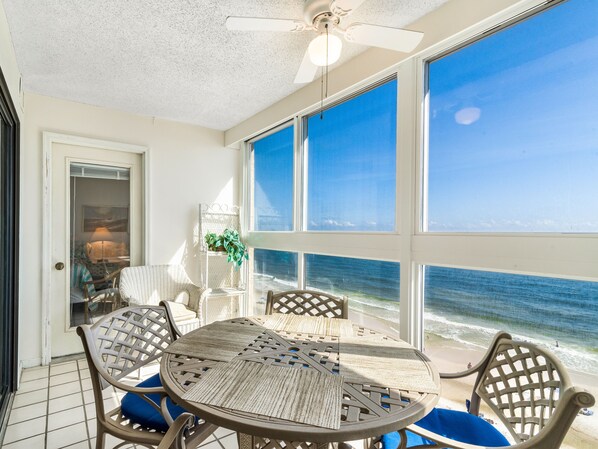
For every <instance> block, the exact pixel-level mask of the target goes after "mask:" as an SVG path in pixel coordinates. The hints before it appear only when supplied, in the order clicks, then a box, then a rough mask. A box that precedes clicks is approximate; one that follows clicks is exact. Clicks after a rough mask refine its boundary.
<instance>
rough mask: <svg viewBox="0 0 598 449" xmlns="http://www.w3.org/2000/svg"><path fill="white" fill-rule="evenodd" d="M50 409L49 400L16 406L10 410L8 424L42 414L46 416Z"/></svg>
mask: <svg viewBox="0 0 598 449" xmlns="http://www.w3.org/2000/svg"><path fill="white" fill-rule="evenodd" d="M47 411H48V403H47V402H45V401H44V402H38V403H37V404H31V405H26V406H25V407H20V408H14V409H12V410H11V411H10V417H9V418H8V424H9V425H10V424H16V423H18V422H21V421H27V420H29V419H33V418H39V417H40V416H46V413H47Z"/></svg>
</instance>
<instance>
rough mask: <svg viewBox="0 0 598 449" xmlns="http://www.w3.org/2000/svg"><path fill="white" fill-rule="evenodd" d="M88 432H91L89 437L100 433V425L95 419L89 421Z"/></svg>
mask: <svg viewBox="0 0 598 449" xmlns="http://www.w3.org/2000/svg"><path fill="white" fill-rule="evenodd" d="M87 432H88V433H89V438H95V437H96V435H97V434H98V425H97V422H96V420H95V419H90V420H88V421H87Z"/></svg>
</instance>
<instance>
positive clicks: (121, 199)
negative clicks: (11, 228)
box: [68, 162, 131, 327]
mask: <svg viewBox="0 0 598 449" xmlns="http://www.w3.org/2000/svg"><path fill="white" fill-rule="evenodd" d="M129 180H130V170H129V169H128V168H123V167H114V166H106V165H94V164H83V163H77V162H71V164H70V220H69V221H70V238H69V243H68V244H69V247H70V250H69V253H70V270H71V273H70V285H69V287H70V325H71V327H74V326H78V325H79V324H82V323H93V322H94V321H95V320H96V319H97V318H98V317H99V316H102V315H104V314H106V313H109V312H111V311H113V310H115V309H116V308H118V307H120V306H121V301H120V297H119V294H118V281H119V273H120V270H122V269H123V268H124V267H128V266H129V265H130V225H129V209H130V198H131V195H130V182H129Z"/></svg>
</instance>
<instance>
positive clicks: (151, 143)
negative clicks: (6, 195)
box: [19, 93, 240, 366]
mask: <svg viewBox="0 0 598 449" xmlns="http://www.w3.org/2000/svg"><path fill="white" fill-rule="evenodd" d="M23 128H24V140H23V142H22V148H21V151H22V155H23V164H22V167H21V170H22V177H23V180H24V182H23V188H22V191H21V195H22V196H21V204H22V210H21V222H22V232H21V235H22V239H21V245H22V247H21V261H22V268H21V270H22V271H21V279H22V281H21V304H20V307H21V316H20V326H21V331H20V336H19V338H20V359H21V360H23V365H24V366H30V365H35V364H38V363H39V362H40V357H41V329H40V324H39V323H41V275H42V271H41V270H42V260H41V251H42V233H41V220H42V207H43V204H42V184H43V173H42V132H43V131H52V132H58V133H63V134H71V135H77V136H84V137H90V138H97V139H102V140H111V141H116V142H122V143H129V144H136V145H143V146H146V147H149V148H150V150H149V152H150V223H149V229H150V239H151V241H150V248H149V254H150V260H149V261H147V262H148V263H152V264H161V263H179V262H180V263H183V264H185V266H186V267H187V270H188V272H189V274H190V275H191V277H192V278H195V279H196V280H197V277H198V276H197V272H198V267H197V260H196V257H195V254H194V239H195V238H196V236H195V234H194V232H196V227H197V208H198V204H199V203H200V202H214V201H218V202H224V203H233V204H238V180H239V173H238V170H239V165H240V162H239V158H240V153H239V151H237V150H233V149H230V148H225V147H224V133H223V132H222V131H215V130H210V129H206V128H201V127H198V126H193V125H186V124H180V123H174V122H169V121H165V120H158V119H153V118H151V117H142V116H136V115H132V114H128V113H124V112H120V111H116V110H111V109H104V108H99V107H93V106H88V105H84V104H79V103H73V102H70V101H64V100H58V99H55V98H50V97H45V96H40V95H34V94H29V93H27V94H26V95H25V120H24V124H23Z"/></svg>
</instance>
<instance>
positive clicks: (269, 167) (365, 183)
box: [254, 80, 397, 231]
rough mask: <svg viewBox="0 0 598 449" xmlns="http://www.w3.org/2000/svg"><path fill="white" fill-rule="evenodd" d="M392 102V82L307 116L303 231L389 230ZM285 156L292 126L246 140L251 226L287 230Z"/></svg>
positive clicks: (289, 183) (288, 158)
mask: <svg viewBox="0 0 598 449" xmlns="http://www.w3.org/2000/svg"><path fill="white" fill-rule="evenodd" d="M396 102H397V82H396V80H393V81H390V82H387V83H385V84H383V85H381V86H379V87H377V88H375V89H373V90H371V91H369V92H366V93H365V94H363V95H360V96H358V97H356V98H354V99H352V100H350V101H347V102H344V103H341V104H339V105H337V106H335V107H333V108H330V109H328V110H326V111H325V112H324V116H323V118H322V119H321V118H320V115H319V114H315V115H313V116H312V117H310V118H309V119H308V135H309V139H308V142H307V145H308V167H309V168H308V180H309V181H308V201H307V204H308V211H307V223H308V229H310V230H347V231H368V230H373V231H392V230H394V217H395V167H396V155H395V150H396V120H397V119H396V111H397V106H396ZM292 158H293V128H292V126H291V127H289V128H286V129H283V130H281V131H279V132H277V133H275V134H273V135H270V136H267V137H266V138H264V139H261V140H259V141H257V142H255V144H254V167H255V189H254V191H255V194H254V195H255V210H256V212H257V213H258V215H260V216H261V217H262V218H259V219H257V220H256V223H255V224H256V229H258V230H289V229H291V228H292V192H293V178H292ZM271 209H275V210H276V211H277V213H275V214H271V213H270V212H268V211H270V210H271ZM268 215H270V216H268ZM271 215H276V217H275V218H272V217H271Z"/></svg>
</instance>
